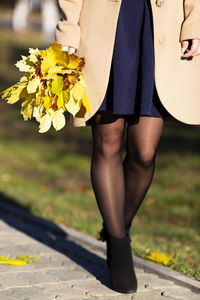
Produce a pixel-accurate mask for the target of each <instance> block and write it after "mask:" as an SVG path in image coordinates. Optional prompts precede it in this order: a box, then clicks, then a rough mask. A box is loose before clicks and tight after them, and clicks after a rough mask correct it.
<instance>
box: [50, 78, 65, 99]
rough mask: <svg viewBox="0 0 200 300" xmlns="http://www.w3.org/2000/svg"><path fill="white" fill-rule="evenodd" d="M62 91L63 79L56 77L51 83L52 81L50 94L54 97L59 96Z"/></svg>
mask: <svg viewBox="0 0 200 300" xmlns="http://www.w3.org/2000/svg"><path fill="white" fill-rule="evenodd" d="M62 90H63V77H62V76H57V77H56V78H55V79H54V80H53V81H52V92H53V93H54V95H59V94H60V93H61V92H62Z"/></svg>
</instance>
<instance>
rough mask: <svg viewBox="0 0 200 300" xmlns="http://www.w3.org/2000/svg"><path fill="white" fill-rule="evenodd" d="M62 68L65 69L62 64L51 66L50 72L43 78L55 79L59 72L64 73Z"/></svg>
mask: <svg viewBox="0 0 200 300" xmlns="http://www.w3.org/2000/svg"><path fill="white" fill-rule="evenodd" d="M62 70H63V67H62V66H54V67H51V68H49V70H48V73H47V74H46V75H45V76H44V77H43V78H44V79H47V80H51V79H55V78H56V76H57V74H58V73H60V74H62V73H63V71H62Z"/></svg>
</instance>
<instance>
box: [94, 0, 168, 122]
mask: <svg viewBox="0 0 200 300" xmlns="http://www.w3.org/2000/svg"><path fill="white" fill-rule="evenodd" d="M98 111H112V113H113V114H134V115H137V116H140V115H143V116H152V117H164V116H168V113H167V111H166V110H165V109H164V107H163V106H162V104H161V102H160V100H159V98H158V95H157V91H156V88H155V82H154V42H153V20H152V11H151V4H150V0H122V4H121V8H120V12H119V17H118V23H117V29H116V36H115V43H114V50H113V56H112V62H111V69H110V76H109V82H108V87H107V91H106V95H105V98H104V99H103V102H102V104H101V106H100V107H99V109H98Z"/></svg>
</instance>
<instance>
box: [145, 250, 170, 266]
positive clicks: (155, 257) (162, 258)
mask: <svg viewBox="0 0 200 300" xmlns="http://www.w3.org/2000/svg"><path fill="white" fill-rule="evenodd" d="M150 252H151V255H146V256H145V257H146V258H148V259H150V260H152V261H155V262H158V263H162V264H164V265H168V264H169V262H170V261H171V260H172V258H173V256H174V254H171V255H166V254H165V253H162V252H159V251H153V250H152V251H150Z"/></svg>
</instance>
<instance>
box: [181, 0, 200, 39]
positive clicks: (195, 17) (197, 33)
mask: <svg viewBox="0 0 200 300" xmlns="http://www.w3.org/2000/svg"><path fill="white" fill-rule="evenodd" d="M184 15H185V20H184V22H183V24H182V28H181V34H180V41H183V40H189V39H200V0H184Z"/></svg>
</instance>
